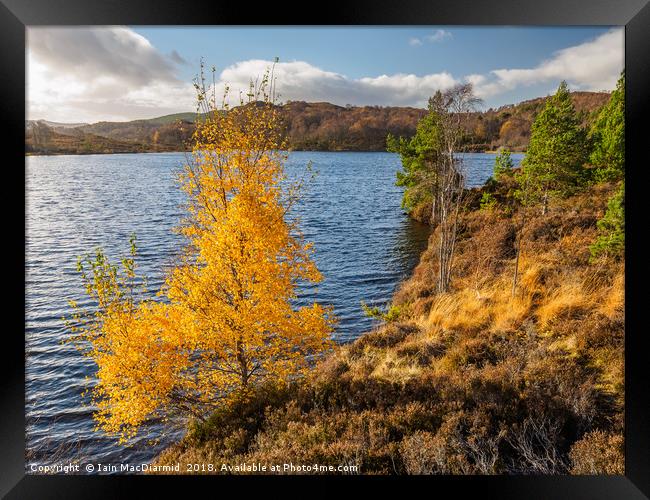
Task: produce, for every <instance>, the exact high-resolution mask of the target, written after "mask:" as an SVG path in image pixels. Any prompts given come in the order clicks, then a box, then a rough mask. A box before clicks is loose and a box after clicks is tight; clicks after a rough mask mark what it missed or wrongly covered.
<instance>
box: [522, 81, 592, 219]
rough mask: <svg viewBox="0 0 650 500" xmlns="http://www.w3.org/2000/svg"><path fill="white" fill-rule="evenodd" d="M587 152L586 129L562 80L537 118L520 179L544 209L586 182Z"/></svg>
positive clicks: (530, 194)
mask: <svg viewBox="0 0 650 500" xmlns="http://www.w3.org/2000/svg"><path fill="white" fill-rule="evenodd" d="M587 153H588V152H587V142H586V133H585V130H584V129H583V128H582V127H581V125H580V120H579V117H578V115H577V113H576V110H575V108H574V106H573V103H572V101H571V95H570V93H569V90H568V87H567V84H566V82H562V83H561V84H560V86H559V87H558V90H557V92H556V93H555V95H553V96H552V97H550V98H549V99H548V100H547V102H546V105H545V107H544V109H543V110H542V111H541V112H540V113H539V115H537V117H536V118H535V121H534V122H533V125H532V128H531V137H530V143H529V146H528V151H527V153H526V157H525V158H524V160H523V162H522V167H523V168H522V174H523V175H521V176H520V181H521V182H520V183H521V184H522V186H523V185H525V186H526V189H527V190H528V195H527V197H528V199H529V200H530V201H531V202H534V203H537V202H541V203H542V213H545V212H546V207H547V203H548V199H549V197H550V196H554V195H556V196H566V195H569V194H571V193H573V192H575V191H576V190H577V189H578V188H579V187H580V186H581V185H582V184H583V183H584V181H585V178H586V169H585V168H584V163H585V161H586V159H587Z"/></svg>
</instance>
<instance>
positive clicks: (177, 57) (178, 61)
mask: <svg viewBox="0 0 650 500" xmlns="http://www.w3.org/2000/svg"><path fill="white" fill-rule="evenodd" d="M169 58H170V59H171V60H172V61H174V62H175V63H176V64H183V65H188V64H189V62H187V59H185V58H183V57H182V56H181V55H180V54H179V53H178V52H176V51H175V50H172V51H171V53H170V54H169Z"/></svg>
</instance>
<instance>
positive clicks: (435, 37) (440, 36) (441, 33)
mask: <svg viewBox="0 0 650 500" xmlns="http://www.w3.org/2000/svg"><path fill="white" fill-rule="evenodd" d="M450 38H453V35H452V34H451V32H450V31H447V30H436V31H434V32H433V33H432V34H431V35H426V36H424V37H422V38H415V37H414V38H409V45H411V46H413V47H419V46H420V45H424V42H429V43H439V42H444V41H445V40H449V39H450Z"/></svg>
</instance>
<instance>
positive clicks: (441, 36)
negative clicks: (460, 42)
mask: <svg viewBox="0 0 650 500" xmlns="http://www.w3.org/2000/svg"><path fill="white" fill-rule="evenodd" d="M425 38H426V39H427V40H428V41H429V42H442V41H444V40H447V39H449V38H452V34H451V32H449V31H446V30H436V31H435V32H434V33H433V35H428V36H427V37H425Z"/></svg>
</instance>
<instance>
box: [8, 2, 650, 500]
mask: <svg viewBox="0 0 650 500" xmlns="http://www.w3.org/2000/svg"><path fill="white" fill-rule="evenodd" d="M266 5H267V6H266V7H261V8H259V9H257V8H255V7H254V6H253V4H250V5H248V4H247V5H246V6H242V5H235V4H231V3H227V2H197V1H193V2H182V1H172V0H156V1H153V0H146V1H145V0H140V1H138V2H137V3H136V2H135V1H133V0H131V1H129V0H102V1H93V2H90V1H84V0H0V60H1V61H2V65H1V66H0V68H1V70H2V73H1V75H2V76H0V87H1V88H2V93H1V94H0V95H1V99H0V107H1V109H2V123H3V125H4V129H5V130H4V134H3V137H4V139H5V143H6V146H5V151H4V155H3V159H4V183H3V184H4V188H5V193H4V194H5V196H3V198H4V199H5V200H7V203H6V207H5V214H6V215H5V220H6V221H8V220H15V221H18V223H17V224H16V225H15V227H14V228H13V230H12V232H11V233H8V232H6V233H5V239H6V243H5V245H4V249H5V258H4V266H3V268H4V272H3V277H4V278H5V279H4V280H3V281H4V283H5V286H4V289H5V292H6V295H5V297H4V308H3V309H4V311H5V312H6V313H7V314H6V316H8V317H9V318H11V320H12V321H11V323H9V324H7V323H5V325H7V326H5V328H4V332H3V333H4V335H3V340H2V347H0V356H1V357H2V361H3V362H2V363H1V364H0V370H2V378H1V379H0V380H1V384H0V385H1V389H0V401H1V402H2V405H1V408H2V412H1V418H2V427H1V429H0V494H2V495H3V496H4V495H6V498H113V497H116V496H124V495H125V494H127V495H128V494H130V493H132V492H133V489H132V488H133V487H135V486H138V487H144V488H146V490H147V492H148V493H149V494H153V491H152V490H153V489H158V488H161V489H164V490H165V491H166V492H167V493H171V492H172V491H173V490H174V489H177V488H178V491H179V492H182V493H179V494H183V493H185V494H187V492H188V490H187V487H188V485H198V484H200V485H201V486H203V487H207V488H209V489H212V490H213V491H215V493H221V494H226V493H225V491H224V490H221V488H222V486H221V484H222V483H223V482H224V481H227V482H234V483H237V484H236V485H233V486H237V485H238V486H239V487H245V488H246V489H248V487H249V486H251V484H252V482H258V478H250V477H246V478H241V477H195V476H192V477H182V478H178V477H159V476H156V477H146V476H92V477H91V476H38V475H26V474H25V459H24V458H25V393H24V387H25V352H24V350H25V344H24V338H23V337H22V336H21V335H20V334H19V331H20V324H21V323H22V324H24V319H25V317H24V314H23V312H24V309H25V307H24V306H25V300H24V291H25V290H24V287H25V285H24V283H25V282H24V273H23V271H24V264H25V253H24V248H19V246H20V244H21V241H22V242H23V243H24V242H25V224H24V222H25V218H24V215H25V213H24V209H25V206H24V205H23V212H22V214H21V213H20V208H19V207H20V205H19V204H17V203H16V202H14V201H10V197H9V196H7V194H8V193H10V192H13V191H16V192H18V191H20V187H21V186H22V188H23V194H24V182H25V177H24V173H25V170H24V165H25V164H24V161H25V160H24V147H25V137H24V130H25V127H24V120H25V106H24V104H25V101H24V92H25V28H26V26H32V25H115V24H127V25H161V24H162V25H165V24H171V25H233V24H234V25H270V24H281V25H314V24H318V25H410V24H413V25H563V26H567V25H576V26H577V25H624V26H625V72H626V94H625V96H626V103H625V105H626V130H627V135H626V157H627V163H628V165H630V168H628V169H627V172H626V178H627V180H626V200H625V203H626V205H627V209H626V226H627V231H626V233H627V234H626V257H625V258H626V263H627V264H626V266H627V272H626V290H625V291H626V301H625V302H626V303H625V313H626V331H625V471H626V472H625V476H477V477H469V476H456V477H447V476H432V477H411V478H407V479H408V480H409V481H415V482H417V483H418V484H417V485H414V489H410V490H403V489H402V491H403V492H404V493H403V494H409V492H412V493H413V494H421V493H419V492H420V491H423V492H424V491H429V492H430V493H431V494H432V495H434V496H439V495H443V497H444V496H446V495H445V494H444V493H442V492H443V491H450V490H453V491H454V496H456V495H460V496H461V497H462V496H463V495H464V494H468V493H469V494H474V495H476V496H477V497H478V496H480V497H481V498H485V497H487V498H493V497H496V498H526V499H536V498H539V499H548V498H571V499H579V498H585V499H586V498H589V499H599V498H616V499H619V498H621V499H622V498H649V497H650V384H648V374H649V371H650V370H649V368H648V366H649V364H648V363H647V362H646V358H647V356H648V352H647V351H646V350H644V349H643V345H644V342H643V341H644V337H645V336H646V330H645V329H644V327H643V326H644V322H643V319H644V318H643V315H644V313H643V311H644V309H643V306H644V298H647V291H645V290H647V286H646V284H647V281H646V278H647V273H646V272H644V271H645V270H646V265H645V263H644V260H645V262H647V259H644V256H643V255H642V252H643V246H642V239H643V235H644V233H645V232H646V231H645V230H644V229H645V228H644V227H643V224H644V222H645V217H644V208H645V207H644V205H643V201H642V200H643V198H642V197H643V192H642V190H643V189H644V182H643V176H642V172H643V170H644V169H646V168H647V166H646V163H647V162H644V161H642V154H643V153H644V149H645V146H646V144H645V143H646V142H647V139H646V137H645V135H646V132H645V130H644V127H643V125H642V120H643V119H644V118H646V121H647V117H648V116H650V106H649V102H650V100H649V99H648V96H649V94H650V55H649V54H650V50H649V49H650V5H648V0H546V1H544V2H540V1H536V0H500V1H499V0H483V1H471V0H455V1H454V0H444V1H431V0H402V1H400V2H395V1H389V0H382V1H381V2H378V1H377V0H375V1H372V2H371V1H369V0H363V1H358V2H356V3H355V4H348V3H345V2H340V1H339V0H337V1H334V2H328V3H326V4H320V6H319V5H317V4H313V5H310V9H307V6H305V8H297V7H292V8H285V7H281V6H270V7H269V5H270V4H266ZM314 7H316V8H314ZM319 8H320V9H321V10H320V11H319V10H318V9H319ZM379 56H380V55H379ZM16 212H18V213H16ZM21 217H22V219H21ZM21 263H22V269H21ZM21 282H22V283H23V285H22V286H21V285H20V283H21ZM21 311H22V312H21ZM14 322H15V323H16V324H14ZM259 479H263V482H264V483H265V484H266V483H267V482H268V485H267V487H268V488H275V487H278V488H279V489H278V493H281V492H284V493H287V492H289V490H288V489H287V488H293V487H294V485H295V484H296V483H295V481H296V480H297V479H298V478H286V477H268V478H259ZM301 479H302V480H301V481H300V482H301V483H303V484H304V479H305V478H301ZM307 479H309V480H310V481H321V480H322V479H323V478H313V477H312V478H307ZM328 479H330V480H333V482H334V483H337V484H338V485H340V486H344V487H346V488H347V487H350V486H352V485H353V484H354V483H361V482H362V483H363V484H364V488H365V487H366V486H365V485H368V486H372V487H373V488H381V489H384V488H386V487H388V486H396V485H397V484H399V488H402V487H403V486H405V485H402V481H401V480H400V481H399V483H398V482H397V479H395V478H389V477H385V478H381V477H335V478H328ZM305 486H306V488H307V489H304V490H303V489H300V490H296V491H299V492H300V494H303V495H308V494H310V493H309V489H308V488H310V486H309V485H305ZM357 486H358V485H357ZM268 491H271V490H268Z"/></svg>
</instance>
